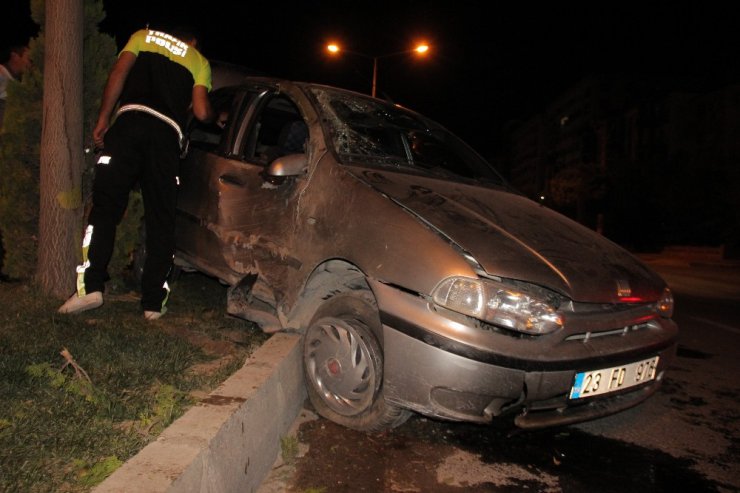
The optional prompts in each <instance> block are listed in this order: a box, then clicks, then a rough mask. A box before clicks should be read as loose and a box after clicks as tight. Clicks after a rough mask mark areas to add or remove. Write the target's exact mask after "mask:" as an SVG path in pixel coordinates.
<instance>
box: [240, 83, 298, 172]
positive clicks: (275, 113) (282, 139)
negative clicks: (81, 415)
mask: <svg viewBox="0 0 740 493" xmlns="http://www.w3.org/2000/svg"><path fill="white" fill-rule="evenodd" d="M307 141H308V127H307V126H306V123H305V122H304V120H303V117H302V116H301V113H300V111H299V110H298V107H297V106H296V105H295V103H293V102H292V101H291V100H290V99H289V98H288V97H286V96H284V95H273V96H270V97H269V99H268V100H267V101H266V103H265V104H264V105H263V106H262V109H261V110H260V112H259V114H258V115H257V118H256V120H255V123H254V125H253V126H252V129H251V134H250V137H249V138H248V139H247V145H246V146H245V149H244V151H243V156H244V159H245V160H247V161H250V162H256V163H259V164H263V165H267V164H269V163H270V162H272V161H273V160H275V159H277V158H278V157H281V156H285V155H287V154H295V153H302V152H305V151H306V143H307Z"/></svg>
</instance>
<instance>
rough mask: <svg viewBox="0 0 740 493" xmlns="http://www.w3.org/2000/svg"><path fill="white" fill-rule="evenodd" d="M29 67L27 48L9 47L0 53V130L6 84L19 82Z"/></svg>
mask: <svg viewBox="0 0 740 493" xmlns="http://www.w3.org/2000/svg"><path fill="white" fill-rule="evenodd" d="M30 66H31V53H30V50H29V49H28V46H24V45H15V46H10V47H8V48H7V49H4V50H2V52H0V129H2V128H3V118H4V116H5V100H6V99H7V97H8V82H9V81H11V80H15V81H19V80H21V76H22V75H23V73H24V72H25V71H26V70H28V67H30Z"/></svg>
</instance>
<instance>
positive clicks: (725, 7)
mask: <svg viewBox="0 0 740 493" xmlns="http://www.w3.org/2000/svg"><path fill="white" fill-rule="evenodd" d="M104 5H105V9H106V12H107V18H106V19H105V21H103V23H102V24H101V30H102V31H103V32H106V33H108V34H111V35H113V36H114V37H115V39H116V41H117V43H118V46H119V47H121V46H122V45H123V43H125V41H126V39H127V38H128V36H129V35H130V34H131V33H132V32H133V31H134V30H136V29H138V28H142V27H144V26H145V25H146V24H147V22H149V23H150V24H152V25H153V26H154V25H158V24H159V25H163V27H167V26H169V25H176V24H190V25H192V26H194V27H195V28H196V29H197V30H199V31H200V33H201V38H202V42H203V48H202V51H203V53H204V54H205V55H206V56H207V57H208V58H210V59H212V60H222V61H227V62H231V63H236V64H240V65H244V66H246V67H248V68H250V69H252V70H255V71H259V72H262V73H265V74H266V75H274V76H278V77H286V78H291V79H297V80H309V81H314V82H320V83H325V84H331V85H337V86H340V87H345V88H348V89H353V90H357V91H360V92H368V93H369V91H370V87H371V80H372V60H371V59H369V58H363V57H360V56H352V55H345V57H344V58H343V59H334V58H330V57H328V56H327V55H326V52H325V51H324V46H325V44H326V42H327V41H329V40H337V41H339V42H341V43H342V44H343V45H345V46H346V47H347V48H348V49H351V50H354V51H356V52H360V53H364V54H366V55H368V56H371V57H372V56H379V57H380V56H382V55H385V54H388V53H394V52H398V51H402V50H406V49H409V48H411V47H412V46H413V43H414V41H416V40H418V39H424V40H426V41H427V42H428V43H429V44H430V45H431V53H430V54H429V55H428V56H427V57H426V58H425V59H423V60H419V59H415V58H414V57H413V56H412V55H398V56H391V57H387V58H380V59H379V70H378V96H381V97H387V98H389V99H392V100H393V101H396V102H398V103H400V104H403V105H404V106H407V107H410V108H412V109H415V110H417V111H419V112H421V113H423V114H425V115H427V116H429V117H432V118H433V119H435V120H437V121H439V122H440V123H442V124H443V125H445V126H446V127H448V128H449V129H451V130H453V131H454V132H455V133H458V134H459V135H460V136H461V137H463V138H464V139H465V140H468V142H470V143H471V144H473V146H474V147H477V148H479V147H480V146H483V145H485V144H486V141H487V140H490V139H491V138H492V137H494V136H495V135H496V131H497V129H499V128H500V127H501V126H502V125H503V124H504V123H505V122H506V121H509V120H511V119H514V118H524V117H527V116H529V115H531V114H533V113H534V112H537V111H539V110H541V109H542V108H543V107H544V106H545V104H546V103H547V102H548V101H550V100H552V98H553V97H555V96H557V95H558V94H559V93H560V92H561V91H563V90H564V89H565V88H567V87H568V86H569V85H571V84H573V83H574V82H576V81H578V80H579V79H580V78H582V77H583V76H585V75H587V74H591V73H600V74H614V75H619V74H646V75H660V76H666V77H676V78H692V79H697V78H698V79H701V80H702V81H704V82H705V83H708V84H722V83H725V82H737V81H738V80H740V76H739V75H740V42H739V40H738V38H739V37H740V26H739V24H740V23H738V22H737V16H735V15H733V14H731V13H730V9H731V7H730V6H731V2H722V3H720V2H716V4H713V3H712V2H697V1H664V2H655V1H643V2H625V1H620V2H614V1H608V2H607V1H591V2H582V1H579V2H545V5H549V6H543V3H541V2H516V4H515V5H516V6H513V5H512V6H505V5H506V4H504V3H502V2H491V1H489V2H473V1H464V0H457V1H408V0H395V1H377V0H376V1H348V0H345V1H319V0H304V1H289V0H283V1H274V0H273V1H269V0H268V1H264V0H261V1H259V2H252V1H219V0H205V1H200V2H197V3H196V2H176V1H166V2H165V1H154V0H149V1H141V0H127V1H121V0H117V1H112V0H108V1H104ZM189 5H192V7H188V6H189ZM3 8H4V12H3V14H2V20H1V22H2V25H1V26H0V35H1V36H2V38H1V42H2V44H3V45H5V44H8V43H10V42H12V41H13V40H21V41H23V40H24V39H27V38H28V37H29V36H32V35H33V34H35V27H34V25H33V24H32V22H31V20H30V16H29V14H28V10H29V8H28V0H3Z"/></svg>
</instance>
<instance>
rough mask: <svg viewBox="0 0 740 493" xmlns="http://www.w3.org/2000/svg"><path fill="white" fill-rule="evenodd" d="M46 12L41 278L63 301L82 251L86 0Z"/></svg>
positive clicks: (68, 0) (54, 5)
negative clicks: (84, 18) (83, 52)
mask: <svg viewBox="0 0 740 493" xmlns="http://www.w3.org/2000/svg"><path fill="white" fill-rule="evenodd" d="M45 10H46V13H45V38H46V39H45V42H44V45H45V56H44V102H43V120H42V130H41V163H40V164H41V166H40V170H41V171H40V184H39V196H40V204H39V211H40V217H39V252H38V253H39V255H38V270H37V272H36V279H37V281H38V284H39V286H40V288H41V290H42V292H44V293H46V294H49V295H53V296H56V297H60V298H62V297H66V296H69V295H70V294H71V293H72V292H73V291H74V286H75V264H76V263H78V262H79V259H80V257H79V252H80V249H81V245H80V242H81V230H82V224H81V223H82V212H83V205H82V191H81V188H82V187H81V184H82V170H83V166H84V162H83V142H82V139H83V137H82V135H83V134H82V130H83V129H82V125H83V124H82V122H83V101H82V87H83V86H82V82H83V81H82V65H83V59H82V46H83V0H54V1H51V2H46V7H45Z"/></svg>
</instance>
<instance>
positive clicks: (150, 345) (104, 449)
mask: <svg viewBox="0 0 740 493" xmlns="http://www.w3.org/2000/svg"><path fill="white" fill-rule="evenodd" d="M111 291H112V292H111V293H107V294H106V298H105V300H106V301H105V304H104V305H103V306H102V307H101V308H99V309H97V310H93V311H90V312H86V313H83V314H80V315H72V316H69V315H59V314H57V313H56V309H57V308H58V306H59V304H60V302H61V301H60V300H57V299H47V298H45V297H40V296H39V295H38V292H37V291H36V290H35V289H34V288H33V286H32V285H31V284H26V283H22V282H0V307H2V310H0V395H2V396H3V397H2V399H1V400H0V491H34V492H45V491H54V492H79V491H88V490H90V489H91V488H92V487H93V486H94V485H96V484H98V483H99V482H100V481H102V480H103V479H104V478H105V477H107V476H108V475H109V474H110V473H111V472H113V471H114V470H115V469H116V468H117V467H119V466H120V465H121V464H122V463H123V462H125V461H126V460H127V459H128V458H130V457H131V456H133V455H135V454H136V453H137V452H138V451H139V450H140V449H142V448H143V447H144V446H145V445H146V444H147V443H149V442H150V441H152V440H153V439H154V438H156V436H157V435H158V434H159V433H160V432H161V431H162V430H164V428H166V427H167V426H168V425H169V424H170V423H171V422H172V421H174V420H175V419H177V418H178V417H179V416H181V415H182V414H183V413H184V412H185V410H187V409H188V408H189V407H190V406H192V405H193V404H195V403H196V402H197V401H198V399H199V398H200V397H202V396H205V395H207V393H208V392H209V391H210V390H212V389H214V388H215V387H217V386H218V384H219V383H221V382H223V381H224V380H225V379H226V378H227V377H228V376H230V375H231V374H232V373H233V372H234V371H236V369H238V368H239V367H240V366H241V365H242V364H243V363H244V361H245V359H246V357H247V356H248V355H249V354H250V353H251V352H252V351H253V350H254V349H255V348H256V347H258V346H259V345H260V344H261V343H262V342H264V341H265V340H266V339H267V336H266V335H264V334H263V333H262V332H261V331H260V330H259V329H258V328H256V327H254V326H252V324H250V323H249V322H245V321H243V320H238V319H233V318H229V317H227V316H226V315H225V301H226V288H225V287H223V286H222V285H220V284H219V283H218V282H216V281H215V280H213V279H210V278H207V277H204V276H202V275H200V274H195V273H192V274H183V275H182V276H181V277H180V279H179V280H178V281H177V283H175V285H174V287H173V292H172V296H171V301H170V303H169V311H168V312H167V314H166V315H165V316H164V317H162V318H161V319H160V320H157V321H155V322H147V321H145V320H144V319H143V316H142V314H141V309H140V307H139V299H138V297H137V295H136V294H135V292H134V291H131V290H130V287H128V286H126V285H124V284H121V285H118V286H116V285H112V290H111Z"/></svg>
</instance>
